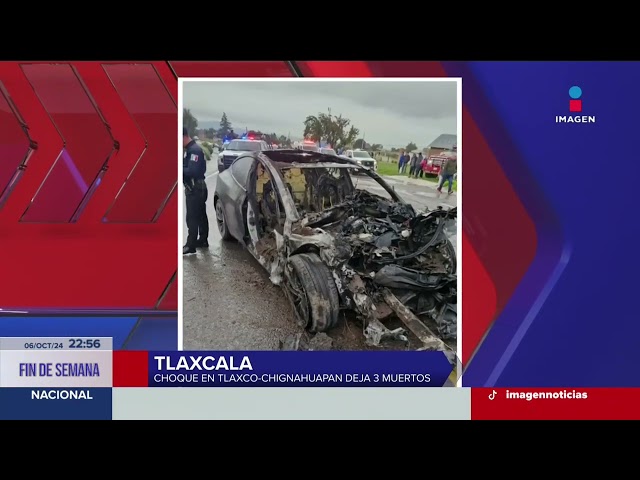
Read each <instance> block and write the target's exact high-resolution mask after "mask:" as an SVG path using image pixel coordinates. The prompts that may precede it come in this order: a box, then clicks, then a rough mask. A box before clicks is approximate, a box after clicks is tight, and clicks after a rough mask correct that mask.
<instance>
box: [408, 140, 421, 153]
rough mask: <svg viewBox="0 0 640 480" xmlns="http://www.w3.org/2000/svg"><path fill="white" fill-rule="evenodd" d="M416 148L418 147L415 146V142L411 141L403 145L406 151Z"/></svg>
mask: <svg viewBox="0 0 640 480" xmlns="http://www.w3.org/2000/svg"><path fill="white" fill-rule="evenodd" d="M417 148H418V146H417V145H416V144H415V143H413V142H409V143H408V144H407V146H406V147H405V151H407V152H413V151H414V150H417Z"/></svg>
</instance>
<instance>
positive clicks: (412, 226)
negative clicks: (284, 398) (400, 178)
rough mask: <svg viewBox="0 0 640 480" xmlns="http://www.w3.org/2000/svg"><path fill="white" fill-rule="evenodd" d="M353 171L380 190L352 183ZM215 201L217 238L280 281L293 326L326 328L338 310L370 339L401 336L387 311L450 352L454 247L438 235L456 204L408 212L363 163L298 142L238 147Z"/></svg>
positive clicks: (429, 344) (453, 328) (423, 338)
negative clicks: (351, 315) (351, 316)
mask: <svg viewBox="0 0 640 480" xmlns="http://www.w3.org/2000/svg"><path fill="white" fill-rule="evenodd" d="M352 171H359V172H361V173H362V174H364V175H368V176H369V177H370V178H372V179H373V180H374V181H375V182H377V183H378V185H379V186H380V187H382V189H383V190H384V191H385V192H386V193H387V197H386V198H385V197H382V196H380V195H376V194H374V193H371V192H369V191H366V190H359V189H356V188H355V186H354V184H353V182H352V180H351V175H350V174H349V172H352ZM213 202H214V208H215V212H216V221H217V226H218V230H219V232H220V235H221V237H222V239H223V240H225V241H230V240H236V241H238V242H239V243H241V244H242V245H243V246H244V247H246V248H247V249H248V250H249V252H251V254H252V255H253V256H254V257H255V258H256V260H257V261H258V262H259V263H260V264H261V265H262V266H263V267H264V268H265V269H266V270H267V272H268V273H269V275H270V279H271V281H272V282H273V283H274V284H276V285H280V286H281V287H282V288H283V290H284V294H285V295H286V297H287V298H288V299H289V301H290V302H291V305H292V308H293V313H294V318H295V319H296V321H297V323H298V325H299V326H300V327H303V328H306V329H307V330H309V331H310V332H324V331H327V330H330V329H331V328H333V327H335V326H336V325H337V324H338V321H339V319H340V318H341V315H339V313H340V311H341V310H343V309H345V310H351V311H355V312H356V314H357V316H358V317H359V318H361V319H362V320H363V322H364V325H365V328H364V334H365V337H366V338H367V341H368V342H369V343H370V344H373V345H377V344H379V343H380V342H382V341H383V340H384V339H386V338H395V339H400V340H404V341H408V337H407V336H406V333H407V331H406V329H404V328H394V329H391V328H388V327H387V326H386V325H385V323H384V322H386V320H385V318H388V319H390V318H391V317H392V316H395V317H396V318H399V319H400V320H401V321H402V322H404V324H405V325H406V327H407V328H408V329H409V330H411V331H413V332H414V334H415V335H416V336H417V337H418V338H419V339H420V340H421V342H422V344H423V345H424V347H425V348H426V349H430V350H442V351H446V352H449V353H451V352H452V351H455V346H456V339H457V327H456V318H457V306H456V305H457V292H456V288H457V287H456V285H457V283H456V282H457V277H456V253H455V249H454V247H453V245H452V244H451V242H450V241H449V239H448V237H447V235H446V233H445V229H446V228H451V225H452V222H455V218H456V214H457V210H456V209H455V208H452V209H449V210H445V209H439V210H435V211H433V212H429V213H427V214H421V213H420V214H419V213H416V211H415V210H414V208H413V207H412V206H411V205H409V204H407V203H406V202H404V201H403V200H402V198H401V197H400V196H399V195H398V194H397V193H396V192H395V190H394V189H393V188H392V187H391V186H389V185H388V184H387V183H386V182H385V181H384V180H383V179H382V178H381V177H380V176H378V175H377V174H376V173H375V172H373V171H372V170H371V169H369V168H365V167H363V166H362V165H360V164H358V163H357V162H356V161H354V160H350V159H344V158H341V157H338V156H333V155H326V154H321V153H312V152H304V151H301V150H299V149H295V150H269V151H256V152H251V153H244V154H241V155H240V156H238V157H237V158H236V160H235V161H234V162H233V164H232V165H231V167H230V168H228V169H227V170H224V171H223V172H222V173H221V174H220V175H219V177H218V179H217V182H216V189H215V192H214V195H213ZM221 294H223V293H221ZM382 304H386V306H387V308H386V309H385V308H383V305H382ZM383 311H386V312H387V317H384V315H383V314H381V312H383Z"/></svg>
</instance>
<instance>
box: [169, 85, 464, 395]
mask: <svg viewBox="0 0 640 480" xmlns="http://www.w3.org/2000/svg"><path fill="white" fill-rule="evenodd" d="M294 82H295V83H296V85H297V86H298V87H300V88H303V89H304V93H302V95H301V97H296V99H294V100H292V101H293V102H294V103H295V102H298V100H297V98H309V97H312V96H313V95H316V96H317V95H320V94H321V93H322V92H321V91H317V90H319V89H321V88H323V89H325V90H327V89H329V90H330V89H331V87H332V86H335V87H336V88H340V87H343V86H345V85H346V86H353V87H354V88H360V87H359V86H363V88H365V87H371V88H376V86H378V87H379V86H381V85H383V86H384V87H385V91H386V92H393V91H396V92H397V91H402V89H403V88H404V89H406V88H407V87H408V86H413V87H414V88H422V89H423V90H424V91H422V92H418V96H417V98H416V99H415V101H416V102H420V101H421V99H420V94H422V95H424V93H425V91H426V92H427V93H428V92H429V90H430V88H433V85H436V86H437V87H442V88H444V89H445V90H447V93H449V94H450V96H452V97H453V100H454V101H453V103H451V105H450V106H449V107H448V109H447V110H446V114H447V116H448V117H450V118H452V119H453V123H452V125H453V126H452V127H451V128H450V129H449V130H448V131H447V132H444V131H438V134H432V136H433V137H434V138H433V139H430V140H434V139H436V137H439V136H440V134H441V133H451V130H454V137H455V139H454V140H453V148H454V149H457V161H458V170H457V172H458V173H457V183H456V187H457V188H456V190H457V191H456V192H455V193H454V194H453V195H452V196H451V197H450V196H448V195H447V193H446V188H445V193H443V194H438V193H437V192H436V187H437V182H436V179H437V176H436V175H433V176H432V178H431V179H432V181H431V182H427V181H426V180H425V179H422V176H420V177H421V178H420V179H419V180H418V179H417V178H416V179H415V184H416V185H415V186H413V187H411V185H410V186H409V188H413V189H414V190H415V191H416V192H417V195H413V197H412V200H413V203H414V207H415V209H416V211H417V212H422V211H425V210H426V211H428V210H430V209H433V210H436V209H441V208H444V209H451V208H456V209H457V216H456V220H455V223H454V229H453V231H452V232H451V237H450V238H451V239H452V240H453V243H454V245H453V248H454V249H455V252H456V253H457V255H456V259H455V264H454V267H453V268H452V269H451V271H452V272H453V273H454V274H456V279H455V289H456V291H457V296H456V305H455V309H456V310H457V322H456V325H455V332H454V333H456V332H457V338H455V340H454V343H453V345H452V347H453V348H452V352H453V353H455V355H456V357H457V359H460V358H462V328H461V317H462V315H461V312H462V303H461V298H462V296H461V295H462V255H461V251H462V249H461V242H462V222H461V219H462V189H461V185H462V163H461V158H462V80H461V79H460V78H361V79H348V78H310V77H299V78H263V79H255V78H213V77H204V78H203V77H201V78H187V79H182V78H180V79H179V81H178V117H179V122H178V123H179V128H178V132H179V135H180V136H182V132H183V126H184V125H185V121H184V118H183V117H184V112H186V111H188V114H189V115H190V116H193V114H194V113H195V116H198V112H205V111H206V107H204V106H198V105H197V102H196V104H194V102H195V100H191V101H189V102H188V103H187V104H185V101H184V98H185V93H184V92H185V89H189V88H190V87H191V88H192V89H194V88H195V89H197V92H194V94H192V95H190V96H189V98H190V99H193V98H194V95H200V97H199V98H208V99H215V98H216V97H217V96H220V98H221V103H223V104H224V105H230V103H229V100H228V99H229V96H230V95H229V94H228V93H225V92H222V91H220V89H222V88H246V90H247V94H246V95H243V97H244V98H246V97H249V98H248V99H246V101H247V102H248V103H249V104H250V105H252V107H251V108H252V109H254V110H258V113H257V114H256V116H258V117H262V118H264V120H263V122H262V123H264V124H265V127H263V129H265V130H268V129H269V124H270V122H269V120H268V119H269V115H270V114H271V115H273V114H275V112H269V111H268V110H265V111H261V110H260V108H261V107H260V106H259V104H260V99H261V98H264V97H270V96H272V94H271V93H270V92H269V91H265V92H253V90H254V89H255V88H256V87H265V88H270V87H271V86H273V88H276V89H278V90H279V89H280V88H282V89H287V88H289V87H288V86H289V85H291V84H292V83H294ZM302 82H304V86H301V85H300V84H301V83H302ZM388 94H389V93H387V95H388ZM285 95H286V94H285ZM380 95H384V93H380ZM436 95H437V93H436ZM232 98H233V97H232ZM222 99H224V100H225V101H224V102H223V101H222ZM212 103H215V100H214V102H212ZM338 106H340V105H334V107H331V106H328V107H329V108H330V110H329V111H330V112H335V116H338V115H340V116H342V115H344V117H345V118H348V117H349V115H348V112H347V111H344V110H345V109H344V108H343V109H342V111H341V110H340V109H339V108H337V107H338ZM296 107H298V108H307V110H309V114H311V113H316V112H315V111H314V110H313V109H314V108H316V105H315V104H313V103H312V104H311V105H309V106H306V107H300V105H299V104H297V105H296ZM262 108H265V107H262ZM286 109H287V107H286V105H285V104H284V102H283V103H280V106H279V109H278V111H277V114H279V115H285V114H286ZM424 109H425V111H428V109H429V102H428V101H424ZM218 110H220V112H217V110H216V113H218V114H219V115H222V114H224V115H225V118H226V116H227V113H226V112H224V110H225V108H224V107H222V106H220V107H218ZM339 111H341V112H343V113H342V114H339ZM320 113H322V112H320ZM381 113H382V112H381ZM385 115H389V114H388V113H385ZM392 115H393V114H391V117H390V119H388V120H387V121H392V120H391V118H394V117H393V116H392ZM298 116H300V115H299V114H298ZM304 118H305V116H302V117H300V118H299V122H297V123H299V125H297V124H296V125H297V127H298V128H297V129H298V130H299V132H295V137H296V138H299V139H300V141H292V142H291V143H290V144H288V145H287V146H286V147H287V148H290V149H295V148H297V146H295V145H294V144H297V143H300V142H301V141H302V136H301V135H302V130H303V128H304V124H303V120H304ZM207 120H209V121H208V123H206V126H207V127H206V128H209V127H210V125H209V123H211V119H210V118H207ZM190 121H191V120H190ZM216 123H217V120H216ZM271 124H273V123H271ZM295 128H296V127H295V126H294V127H292V129H295ZM274 129H275V128H274ZM243 130H244V129H243ZM198 131H199V132H201V133H202V134H205V132H204V129H202V128H200V129H198ZM247 131H248V132H249V136H247V133H246V132H245V133H244V134H243V133H242V132H240V140H242V138H244V139H245V140H250V141H254V142H255V143H257V141H256V139H254V138H253V133H251V132H253V130H252V129H247ZM435 131H437V130H435ZM370 133H371V132H370ZM289 136H291V133H289ZM426 136H428V134H426V135H425V137H426ZM449 136H451V135H449ZM201 140H202V139H198V141H199V142H200V143H202V142H201ZM283 140H284V139H283ZM223 141H224V139H222V138H220V139H216V140H215V141H214V140H213V138H212V139H208V140H207V141H206V142H205V144H212V145H215V146H216V147H217V148H216V150H217V151H219V149H220V147H222V143H223ZM227 141H228V140H227ZM363 143H364V142H363ZM218 144H219V145H218ZM428 144H429V140H421V143H420V150H422V149H423V147H426V146H427V145H428ZM206 146H207V147H208V145H206ZM282 148H283V146H281V145H275V146H274V149H275V151H276V153H277V152H278V151H280V150H281V149H282ZM389 148H391V147H389ZM178 150H179V153H180V155H182V156H184V153H185V151H184V149H183V146H182V145H179V148H178ZM394 150H401V147H400V148H395V149H394ZM424 150H425V152H426V151H427V149H426V148H425V149H424ZM231 153H232V152H231ZM332 153H333V152H332ZM439 153H440V152H439V151H438V152H437V153H434V155H437V154H439ZM220 154H221V155H222V153H220ZM213 156H214V157H215V156H217V155H216V154H214V155H213ZM396 157H397V154H396ZM212 158H213V157H212ZM426 159H427V155H425V161H426ZM395 162H397V159H395ZM212 164H214V161H210V162H208V166H207V173H206V174H205V181H206V183H207V186H208V202H209V203H208V206H207V213H208V221H209V228H210V233H209V237H210V242H209V244H210V246H209V248H206V249H202V250H200V249H198V253H197V254H195V255H194V256H191V255H187V256H182V257H180V258H179V267H178V272H179V279H180V280H179V284H180V285H183V286H185V287H184V288H183V289H182V290H181V292H180V293H179V300H178V304H179V308H178V310H179V312H181V313H182V315H180V316H179V325H180V327H179V344H180V349H185V350H223V351H225V350H250V349H251V347H254V348H255V346H256V345H258V347H257V348H258V349H260V350H263V349H264V350H278V349H284V350H287V343H290V342H291V339H292V338H293V339H294V340H293V341H294V342H296V341H297V342H300V337H301V336H303V342H304V341H305V338H306V341H307V342H309V339H308V338H309V337H308V336H307V333H306V332H305V329H304V328H302V329H300V328H298V327H296V326H295V323H296V317H295V314H294V312H293V310H292V308H291V307H290V305H289V301H288V300H287V297H286V295H285V294H284V292H283V291H282V288H280V287H281V286H282V285H281V284H280V286H275V285H269V284H270V283H271V279H270V278H273V277H270V275H269V274H268V273H267V271H268V270H269V267H268V266H267V267H266V268H267V270H265V266H263V265H260V262H259V258H258V255H255V251H254V252H253V254H252V253H250V249H251V246H250V245H249V248H248V249H247V247H246V246H245V247H244V248H242V247H240V245H239V244H240V243H243V242H242V241H232V242H231V243H229V242H225V241H220V234H219V233H218V231H217V224H216V220H217V218H216V215H218V216H219V213H218V212H217V210H216V208H215V207H214V205H213V201H212V199H213V197H214V195H215V194H216V182H217V181H219V178H220V174H221V173H222V172H219V171H218V168H222V167H216V166H215V165H212ZM382 164H384V165H386V166H387V168H385V176H384V177H383V178H384V179H386V181H388V182H389V183H388V185H390V188H391V189H393V190H394V191H397V189H400V190H402V189H403V188H406V187H403V184H400V183H395V182H397V180H394V177H392V176H386V175H387V174H388V173H389V174H391V175H395V174H396V173H397V172H395V171H393V172H391V171H390V170H389V169H390V168H394V169H397V167H398V164H397V163H392V160H391V158H388V157H387V158H384V157H382V156H380V157H379V160H378V163H377V165H376V169H377V168H378V166H380V165H382ZM225 171H226V170H225ZM407 171H408V170H407ZM228 174H229V172H228V171H227V174H225V176H226V175H228ZM179 175H180V178H179V182H178V183H179V184H180V185H182V183H183V177H182V171H180V174H179ZM381 175H382V174H381ZM363 177H365V176H364V175H358V176H352V177H351V178H353V180H354V181H353V183H354V185H355V186H356V187H357V188H360V189H368V190H369V191H372V192H373V193H375V194H377V195H382V196H383V197H384V196H386V195H388V194H386V192H384V190H383V189H382V188H381V187H380V186H379V185H376V184H375V183H374V182H373V181H372V180H370V182H371V183H367V182H366V180H368V179H367V178H366V177H365V178H363ZM416 177H417V170H416ZM229 178H231V177H229ZM400 178H402V179H403V180H404V179H405V177H400V176H397V177H395V179H400ZM384 179H383V180H382V181H385V180H384ZM362 185H365V186H364V187H363V186H362ZM367 185H368V186H367ZM289 190H291V187H289ZM398 193H399V194H401V195H402V192H401V191H399V192H398ZM409 195H411V193H409ZM185 198H187V197H185V195H181V196H180V202H181V203H180V206H179V209H178V210H179V212H180V221H179V234H178V237H179V239H181V240H182V244H181V248H182V245H184V244H185V242H186V240H187V231H186V230H187V229H186V221H185V215H186V211H187V209H186V206H185V204H184V202H185ZM387 198H388V197H387ZM225 256H226V257H227V260H226V261H225ZM254 257H255V258H254ZM234 263H236V264H238V266H234ZM203 264H204V265H203ZM217 264H224V265H225V266H224V267H221V266H220V265H217ZM185 265H186V266H187V267H186V268H185ZM207 266H208V267H209V268H208V267H207ZM224 268H227V269H230V270H232V271H233V275H232V276H229V275H225V272H224ZM185 270H186V271H187V273H185ZM205 271H207V272H208V273H204V272H205ZM185 275H186V277H187V279H186V280H185ZM239 276H240V277H241V276H248V277H249V279H248V281H247V282H239V283H238V282H237V281H236V280H237V277H239ZM198 279H199V280H198ZM196 282H200V283H202V282H204V288H198V287H196V286H195V284H196ZM257 287H260V288H257ZM274 287H275V288H274ZM233 288H240V289H245V290H244V291H241V292H240V294H239V295H234V294H233V293H232V292H230V290H231V289H233ZM265 290H266V293H265ZM209 295H210V296H211V297H212V298H213V297H217V299H207V298H202V297H203V296H209ZM252 295H256V296H257V297H262V298H258V299H257V300H256V303H257V305H256V308H255V309H254V314H253V315H252V316H253V317H255V320H254V321H252V320H251V319H248V318H243V314H242V313H239V312H238V308H237V307H234V305H233V302H234V301H235V302H236V303H242V304H247V303H251V302H250V301H249V299H248V297H249V296H252ZM279 297H281V298H279ZM238 298H240V299H241V300H238ZM234 299H235V300H234ZM279 300H281V302H280V301H279ZM185 304H186V308H185ZM203 304H204V305H208V306H209V307H208V308H205V309H203V308H201V307H199V306H196V305H203ZM278 307H279V308H278ZM234 310H235V312H234ZM247 311H249V312H250V311H251V309H250V308H247V309H246V310H244V312H247ZM269 311H275V313H274V315H275V316H276V317H279V318H277V320H276V321H275V322H273V323H275V325H276V326H274V327H271V330H272V331H269V330H268V327H267V324H268V318H269V314H270V312H269ZM241 312H242V310H241ZM225 316H228V317H229V318H234V316H235V318H234V320H233V324H234V325H229V323H230V322H229V320H227V319H225V318H224V317H225ZM341 316H342V315H341ZM243 322H246V323H247V324H248V325H249V327H244V328H242V326H241V325H238V324H241V323H243ZM347 322H348V323H351V322H353V319H352V318H350V319H349V320H347V318H341V321H340V324H339V326H338V328H335V327H334V328H333V329H330V330H329V331H328V332H327V333H328V336H326V335H325V337H324V338H325V339H327V340H328V341H329V342H330V343H331V345H330V346H328V347H327V346H326V345H325V346H322V345H320V346H319V347H316V348H319V349H321V350H325V349H331V350H358V349H365V350H369V351H371V350H373V351H386V350H389V349H391V350H394V351H398V350H400V351H403V350H407V349H424V348H425V344H424V343H423V342H421V341H420V340H419V339H418V338H417V337H415V334H414V333H413V332H412V331H411V330H410V329H408V328H407V327H406V326H405V325H403V324H402V323H400V322H397V323H396V326H402V327H404V332H403V334H404V335H406V334H407V333H408V334H409V335H411V336H413V337H414V340H412V343H411V346H409V344H408V343H405V342H396V345H395V346H394V344H393V343H391V344H390V345H385V344H382V345H378V346H374V347H371V346H368V344H367V343H366V342H365V336H364V335H362V334H361V333H360V334H358V333H355V334H354V335H352V336H354V337H358V338H357V340H352V339H348V340H344V339H343V337H342V336H341V334H340V333H337V334H336V335H334V334H335V333H336V330H341V329H348V330H349V331H354V332H358V331H359V330H360V331H361V330H362V326H360V325H358V324H355V325H354V324H353V323H351V327H349V324H348V323H347ZM256 324H257V325H256ZM236 325H237V326H236ZM185 326H186V328H185ZM436 326H437V325H435V324H434V325H433V327H432V328H433V329H432V330H430V331H433V330H435V328H434V327H436ZM289 327H293V328H289ZM250 328H254V329H256V330H257V331H258V332H259V331H261V330H263V329H264V331H265V332H268V333H266V334H263V335H265V336H268V337H269V338H268V340H265V341H257V340H255V338H249V339H244V338H243V337H244V336H245V335H246V332H247V329H250ZM217 329H220V330H219V333H220V335H219V336H217V335H216V332H217ZM185 330H186V332H187V333H186V334H185ZM207 330H208V332H209V333H208V334H207V333H205V332H206V331H207ZM332 330H333V331H332ZM283 331H284V332H285V333H289V335H285V334H283V333H282V332H283ZM291 332H293V333H291ZM418 332H419V334H420V333H422V331H421V330H419V331H418ZM185 335H186V336H187V341H186V343H185ZM258 335H260V333H259V334H258ZM278 335H279V339H278V340H274V339H273V338H272V337H274V336H278ZM202 336H208V338H210V340H209V341H208V342H207V341H206V340H205V339H204V338H202ZM296 337H297V338H296ZM330 337H333V338H330ZM360 337H362V338H360ZM311 338H312V339H311V342H313V341H314V340H313V338H314V336H313V334H312V335H311ZM316 338H317V336H316ZM306 348H308V349H309V350H314V349H316V348H314V347H313V346H312V347H306ZM300 354H303V352H300ZM390 358H391V357H390ZM457 363H458V364H459V360H458V361H457ZM461 372H462V366H461V365H458V366H457V367H456V369H455V372H454V374H453V376H452V378H451V380H452V384H453V385H457V386H460V385H461V381H460V378H461Z"/></svg>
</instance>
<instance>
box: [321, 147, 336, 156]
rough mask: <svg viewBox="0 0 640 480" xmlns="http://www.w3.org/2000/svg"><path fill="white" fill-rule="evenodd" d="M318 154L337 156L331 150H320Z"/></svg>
mask: <svg viewBox="0 0 640 480" xmlns="http://www.w3.org/2000/svg"><path fill="white" fill-rule="evenodd" d="M320 153H324V154H325V155H337V154H336V151H335V150H334V149H333V148H321V149H320Z"/></svg>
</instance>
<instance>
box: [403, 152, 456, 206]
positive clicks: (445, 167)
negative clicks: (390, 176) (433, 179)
mask: <svg viewBox="0 0 640 480" xmlns="http://www.w3.org/2000/svg"><path fill="white" fill-rule="evenodd" d="M407 168H408V169H409V177H413V178H422V177H423V176H424V175H425V173H426V170H427V157H425V156H424V155H422V152H419V153H417V154H416V153H414V154H413V155H411V154H410V153H408V152H405V151H404V150H402V151H401V152H400V157H399V159H398V173H400V174H405V173H407ZM457 172H458V155H457V148H456V146H454V147H453V154H452V155H448V156H447V157H446V160H445V161H444V162H443V164H442V166H441V167H440V174H439V177H440V178H439V181H438V188H437V190H438V195H439V194H440V193H442V187H443V186H444V184H445V183H448V189H447V190H448V191H447V194H448V195H451V194H452V193H453V181H454V177H455V175H456V173H457Z"/></svg>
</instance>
